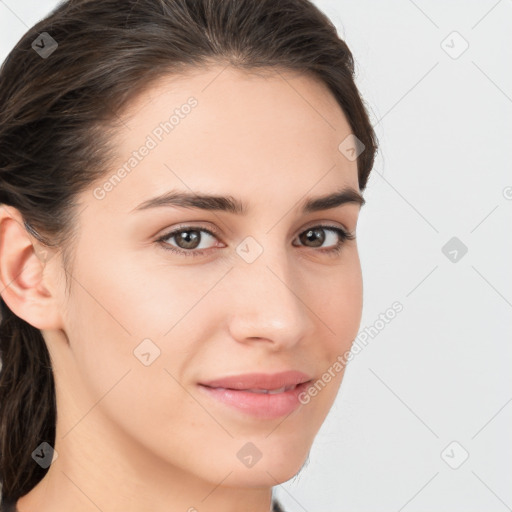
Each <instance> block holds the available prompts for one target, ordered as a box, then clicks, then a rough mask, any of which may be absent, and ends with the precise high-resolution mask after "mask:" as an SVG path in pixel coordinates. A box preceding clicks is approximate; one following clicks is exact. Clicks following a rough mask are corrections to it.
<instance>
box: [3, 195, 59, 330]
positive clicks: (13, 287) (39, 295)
mask: <svg viewBox="0 0 512 512" xmlns="http://www.w3.org/2000/svg"><path fill="white" fill-rule="evenodd" d="M38 243H39V242H38V241H37V240H35V239H33V238H32V237H31V236H30V235H29V234H28V233H27V231H26V229H25V227H24V223H23V218H22V216H21V214H20V213H19V211H18V210H16V209H15V208H12V207H10V206H6V205H1V206H0V290H1V292H0V293H1V296H2V299H3V300H4V302H5V303H6V304H7V306H8V307H9V309H10V310H11V311H12V312H13V313H14V314H16V315H17V316H18V317H20V318H22V319H23V320H25V321H26V322H27V323H29V324H30V325H32V326H34V327H36V328H38V329H58V328H60V326H61V319H60V314H59V311H58V308H57V302H56V301H55V297H54V296H52V293H51V291H50V290H49V288H48V286H47V285H46V284H45V281H44V279H43V278H44V276H45V274H44V269H45V264H44V260H42V259H41V257H40V254H39V253H40V252H41V250H40V249H38V248H37V247H36V245H37V244H38ZM37 251H39V253H38V252H37Z"/></svg>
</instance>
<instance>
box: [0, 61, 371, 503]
mask: <svg viewBox="0 0 512 512" xmlns="http://www.w3.org/2000/svg"><path fill="white" fill-rule="evenodd" d="M190 96H194V97H195V98H196V99H197V100H198V105H197V107H195V108H194V109H193V110H192V111H191V113H190V114H189V115H188V116H186V117H185V118H184V119H182V120H181V122H180V124H179V125H178V126H177V127H176V128H175V129H174V130H173V131H172V132H171V133H170V134H167V135H166V136H165V137H164V139H163V140H162V142H161V143H159V144H158V146H157V147H156V148H154V149H153V150H152V151H151V152H150V153H149V155H148V156H146V157H145V158H144V159H143V160H142V161H141V162H140V163H139V164H138V165H137V167H136V168H135V169H133V170H132V171H131V172H130V173H129V174H128V175H127V176H126V177H125V178H124V179H123V180H122V181H121V183H119V184H117V186H116V187H115V188H114V189H113V190H112V191H110V192H109V193H108V194H107V195H106V196H105V198H104V199H102V200H99V199H97V198H96V197H94V195H93V190H94V188H95V187H97V186H98V184H94V186H91V187H90V188H89V189H88V190H87V191H85V192H84V193H83V194H82V195H81V196H80V197H79V205H80V206H79V211H80V215H79V222H78V226H77V239H76V242H75V243H76V246H75V252H74V259H73V264H72V267H71V269H70V276H69V279H71V291H70V294H69V295H67V293H66V289H65V279H64V271H63V269H62V262H61V259H60V255H59V253H56V254H55V255H53V256H52V257H49V258H47V259H46V261H43V260H42V259H41V258H40V253H39V250H36V249H38V244H37V241H36V239H34V238H33V237H32V236H31V234H30V233H27V231H26V230H25V229H24V228H23V225H22V222H21V220H22V219H21V216H20V215H19V213H18V211H17V210H15V209H14V208H11V207H7V206H4V207H2V208H0V228H1V229H0V236H1V238H0V248H1V250H0V269H1V271H0V277H1V280H2V289H3V292H2V297H3V298H4V300H5V301H6V303H7V304H8V306H9V307H10V308H11V310H12V311H14V312H15V313H16V315H18V316H19V317H20V318H23V319H24V320H26V321H27V322H28V323H30V324H31V325H33V326H35V327H37V328H39V329H41V331H42V333H43V336H44V339H45V342H46V343H47V346H48V350H49V352H50V355H51V358H52V364H53V369H54V375H55V382H56V395H57V410H58V418H57V436H56V443H55V449H56V451H57V453H58V457H57V458H56V459H55V460H54V461H53V463H52V464H51V466H50V468H49V470H48V473H47V474H46V476H45V477H44V478H43V480H42V481H41V482H40V483H39V484H38V485H37V486H36V487H35V488H34V489H33V490H31V491H30V492H29V493H28V494H27V495H25V496H24V497H22V498H21V499H20V500H18V509H19V511H20V512H33V511H35V510H38V511H39V512H49V511H52V512H60V511H66V512H68V511H69V510H74V511H75V512H82V511H83V512H89V511H94V512H97V510H98V509H101V510H102V511H124V512H132V511H133V512H135V511H138V512H139V511H143V510H144V511H146V510H152V511H153V512H164V511H165V512H169V511H170V510H172V511H193V510H197V511H199V512H210V511H211V512H213V511H217V512H218V511H219V510H222V511H224V512H231V511H232V512H234V511H238V510H240V505H241V504H242V503H243V509H244V510H246V511H248V512H264V511H265V512H266V511H268V510H269V509H270V503H271V490H272V487H273V486H276V485H277V484H279V483H281V482H284V481H286V480H289V479H290V478H292V477H293V476H294V475H295V474H296V473H297V472H298V471H299V470H300V469H301V467H302V466H303V464H304V463H305V461H306V460H307V457H308V453H309V450H310V448H311V445H312V443H313V440H314V437H315V435H316V434H317V432H318V430H319V428H320V426H321V425H322V423H323V421H324V419H325V417H326V415H327V413H328V411H329V409H330V408H331V406H332V404H333V402H334V399H335V397H336V394H337V392H338V389H339V386H340V384H341V380H342V376H343V372H338V373H336V376H335V378H333V379H332V380H331V382H330V383H329V384H327V385H326V386H325V388H324V389H323V390H322V391H321V392H319V393H318V395H317V396H316V397H314V399H312V400H311V401H310V403H308V404H306V405H301V406H300V407H299V408H298V409H297V410H295V411H294V412H293V413H292V414H290V415H289V416H288V417H286V418H278V419H257V418H254V417H252V416H249V415H246V414H244V413H242V412H240V411H238V410H235V409H232V408H231V407H228V406H226V405H223V404H220V403H218V402H216V401H213V400H212V399H209V398H208V397H205V396H204V395H203V394H202V393H200V392H199V390H198V386H197V383H198V382H199V381H205V380H208V379H213V378H218V377H221V376H228V375H236V374H239V373H248V372H264V373H275V372H279V371H283V370H288V369H295V370H300V371H303V372H305V373H307V374H309V375H311V376H312V377H313V378H315V380H316V379H319V378H321V376H322V374H323V373H324V372H325V371H326V370H327V369H328V368H329V367H331V366H332V365H333V363H334V362H335V361H336V358H337V357H338V356H339V355H340V354H343V353H345V352H346V351H347V350H349V349H350V346H351V343H352V340H353V339H354V338H355V337H356V335H357V332H358V329H359V325H360V320H361V312H362V276H361V267H360V261H359V255H358V250H357V242H356V240H348V241H346V242H344V246H343V248H342V250H341V252H340V254H338V255H334V256H329V255H328V254H325V253H322V252H321V250H320V249H321V248H330V247H332V246H334V245H335V244H336V243H337V242H338V240H339V238H338V236H337V235H336V234H335V233H334V232H331V231H328V230H327V231H326V232H325V235H326V240H325V242H324V244H323V246H322V247H316V246H315V245H314V244H311V243H310V245H309V246H308V245H306V244H307V243H308V242H307V240H306V241H305V242H302V243H301V241H300V240H299V239H298V236H299V235H300V234H301V233H303V232H304V231H306V229H307V228H309V227H314V226H317V225H318V224H322V223H323V224H331V225H335V226H339V227H342V228H343V227H344V228H346V229H347V230H348V231H350V232H352V233H355V229H356V224H357V219H358V215H359V211H360V206H359V205H358V204H356V203H346V204H344V205H342V206H340V207H337V208H332V209H328V210H324V211H320V212H315V213H309V214H305V215H304V214H302V213H300V212H299V207H300V206H301V204H302V202H303V201H304V200H305V199H306V198H308V197H313V196H315V197H316V196H319V195H325V194H328V193H332V192H333V191H334V190H335V189H338V188H341V187H343V186H351V187H353V188H354V189H356V190H359V187H358V179H357V164H356V161H350V160H349V159H347V158H345V157H344V155H343V154H342V153H341V152H340V151H339V150H338V145H339V144H340V142H341V141H343V139H345V137H346V136H347V135H348V134H350V133H351V130H350V127H349V124H348V122H347V119H346V117H345V115H344V114H343V112H342V110H341V108H340V107H339V105H338V104H337V102H336V100H335V99H334V97H333V96H332V94H331V93H330V92H329V90H328V89H327V88H326V86H325V85H324V84H322V83H321V82H319V81H317V80H315V79H313V78H311V77H307V76H304V75H301V74H297V73H291V72H284V71H280V72H276V71H272V70H269V71H268V72H267V73H263V72H262V71H260V72H259V73H258V74H249V73H247V72H242V71H237V70H235V69H233V68H231V67H227V68H225V67H224V66H220V65H215V66H212V67H211V68H208V69H206V68H202V69H200V70H195V71H194V72H190V73H189V74H187V76H186V77H180V78H179V79H177V78H176V77H165V78H163V79H161V80H159V81H158V82H157V83H156V84H153V85H152V86H151V87H150V88H149V89H148V90H146V91H145V92H143V94H141V95H140V96H138V97H137V99H136V100H135V101H133V102H132V103H131V104H130V108H129V109H128V110H127V111H126V112H124V114H123V121H124V123H125V124H124V125H121V127H120V128H118V130H117V132H116V134H115V138H114V139H113V145H114V147H116V156H115V162H113V164H112V167H111V169H109V173H107V176H111V174H112V173H113V172H115V170H116V169H118V168H119V167H120V166H121V165H122V164H123V163H124V162H126V160H127V159H128V158H129V157H130V155H131V153H132V152H133V151H134V150H136V149H137V148H139V147H140V146H141V145H142V144H143V143H144V141H145V139H146V137H147V135H148V134H150V133H151V131H152V130H153V129H154V128H155V126H156V125H158V123H159V122H161V121H162V120H164V119H167V118H168V117H169V115H170V114H169V113H170V112H172V110H174V108H176V107H178V106H179V105H182V104H183V103H185V101H186V99H187V98H188V97H190ZM164 164H165V165H164ZM166 166H167V167H166ZM171 189H177V190H184V191H189V190H193V191H195V192H197V193H199V192H203V193H210V194H218V195H231V196H233V197H235V198H238V199H240V200H243V201H244V202H245V203H246V204H247V207H248V214H247V215H245V216H242V215H236V214H233V213H228V212H221V211H217V212H211V211H202V210H198V209H195V210H194V209H185V208H176V207H165V206H164V207H160V208H154V209H148V210H145V211H140V212H135V213H130V211H131V210H133V209H134V208H135V207H136V206H137V205H139V204H140V203H142V202H143V201H145V200H147V199H149V198H151V197H153V196H156V195H158V194H161V193H163V192H165V191H168V190H171ZM182 225H193V226H194V227H195V228H196V229H197V228H198V227H205V228H215V227H217V228H218V230H219V233H220V236H218V237H217V239H216V238H212V237H210V236H208V235H207V234H206V233H204V232H200V233H201V236H204V238H203V239H202V240H203V241H202V242H201V247H200V249H202V248H205V251H206V252H205V254H204V255H203V256H198V257H186V256H180V255H177V254H174V253H172V252H170V251H166V250H165V249H163V248H162V247H161V245H159V244H158V243H157V242H155V240H156V239H157V238H158V237H160V236H162V235H164V234H165V233H167V232H169V231H170V230H171V228H174V227H182ZM247 236H252V237H253V238H254V239H255V240H256V241H257V242H258V243H259V244H260V246H261V247H262V248H263V252H262V254H261V255H260V256H259V257H258V258H257V259H256V260H254V261H253V262H252V263H247V262H246V261H245V260H244V259H242V258H241V257H240V256H239V255H238V254H237V252H236V247H237V245H238V244H240V242H241V241H242V240H243V239H244V238H245V237H247ZM167 243H169V244H170V245H172V246H174V247H175V248H179V247H180V246H179V245H177V244H178V241H177V240H176V239H172V238H168V239H167ZM181 247H183V245H182V246H181ZM184 250H186V249H184ZM195 250H197V249H195ZM228 271H229V272H228ZM71 276H72V277H71ZM145 338H150V339H151V340H152V342H153V343H155V344H156V345H157V346H158V347H159V349H160V356H159V357H157V358H156V359H155V360H154V361H153V362H152V363H151V364H150V365H149V366H145V365H144V364H142V363H141V362H140V361H139V359H137V358H136V357H134V354H133V351H134V349H135V348H136V347H137V346H138V345H139V344H140V343H141V341H142V340H143V339H145ZM228 354H229V355H228ZM247 442H252V443H254V445H256V447H257V448H258V449H259V451H260V452H261V454H262V458H261V459H260V460H259V461H258V462H257V463H256V464H255V465H254V466H253V467H250V468H248V467H246V466H245V465H244V464H242V463H241V462H240V460H239V459H238V457H237V452H238V451H239V450H240V448H241V447H242V446H244V445H245V444H246V443H247ZM192 507H194V508H192Z"/></svg>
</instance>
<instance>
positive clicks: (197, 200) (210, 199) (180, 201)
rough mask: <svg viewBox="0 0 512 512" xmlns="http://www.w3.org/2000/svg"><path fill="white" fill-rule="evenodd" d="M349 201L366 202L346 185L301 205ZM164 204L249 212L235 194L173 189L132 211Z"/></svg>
mask: <svg viewBox="0 0 512 512" xmlns="http://www.w3.org/2000/svg"><path fill="white" fill-rule="evenodd" d="M349 203H352V204H358V205H359V206H360V207H361V206H363V205H364V204H365V203H366V201H365V199H364V198H363V196H362V195H361V194H360V193H359V192H358V191H357V190H355V189H354V188H352V187H344V188H342V189H341V190H338V191H336V192H333V193H332V194H328V195H324V196H319V197H312V198H309V199H307V200H306V201H305V202H303V204H302V206H301V212H302V213H313V212H317V211H321V210H329V209H331V208H337V207H338V206H342V205H344V204H349ZM164 206H167V207H169V206H174V207H180V208H197V209H200V210H209V211H223V212H227V213H233V214H236V215H246V214H247V212H248V208H247V205H246V204H244V203H243V202H242V201H240V200H239V199H236V198H234V197H233V196H218V195H208V194H196V193H194V192H186V191H174V190H171V191H170V192H166V193H164V194H161V195H159V196H156V197H153V198H151V199H148V200H147V201H144V202H143V203H141V204H139V205H138V206H137V207H135V208H134V209H133V210H131V211H130V213H132V212H136V211H141V210H148V209H150V208H158V207H164Z"/></svg>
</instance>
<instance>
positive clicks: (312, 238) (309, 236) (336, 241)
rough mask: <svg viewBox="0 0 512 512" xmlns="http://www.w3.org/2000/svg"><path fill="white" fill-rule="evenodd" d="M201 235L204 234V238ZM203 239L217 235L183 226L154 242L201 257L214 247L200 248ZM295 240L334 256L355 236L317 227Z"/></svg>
mask: <svg viewBox="0 0 512 512" xmlns="http://www.w3.org/2000/svg"><path fill="white" fill-rule="evenodd" d="M326 232H328V233H329V235H327V236H326V234H325V233H326ZM202 233H205V234H206V236H205V235H203V234H202ZM205 238H206V244H207V242H208V238H210V239H216V238H217V234H216V233H214V232H213V231H210V230H209V229H206V228H199V227H194V226H184V227H181V228H179V229H175V230H173V231H170V232H169V233H166V234H165V235H163V236H161V237H160V238H158V239H157V240H156V242H157V243H159V244H160V245H161V247H162V248H163V249H165V250H167V251H171V252H174V253H176V254H179V255H181V256H201V255H203V254H204V253H205V252H207V249H209V248H211V247H214V245H213V246H210V247H200V246H201V243H202V242H203V241H204V239H205ZM297 238H298V239H299V240H300V243H301V244H304V245H305V246H306V247H310V248H318V247H321V249H319V250H320V252H322V253H325V254H332V255H336V254H338V253H339V252H340V251H341V249H342V247H343V245H344V244H345V242H346V241H347V240H354V239H355V236H354V235H353V234H351V233H349V232H348V231H346V230H345V229H343V228H340V227H338V226H325V225H319V226H313V227H310V228H308V229H307V230H305V231H303V232H302V233H301V234H300V235H299V236H298V237H297ZM168 240H174V242H175V244H176V245H173V244H171V243H169V242H168ZM326 241H327V242H331V243H330V244H329V245H330V246H332V247H329V246H328V247H327V248H325V247H322V246H323V245H324V243H325V242H326ZM309 244H312V245H309Z"/></svg>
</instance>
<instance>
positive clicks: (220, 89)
mask: <svg viewBox="0 0 512 512" xmlns="http://www.w3.org/2000/svg"><path fill="white" fill-rule="evenodd" d="M121 118H122V121H123V124H122V126H121V127H120V128H119V130H118V132H117V133H116V135H115V136H114V138H113V140H112V142H113V146H114V147H115V154H116V161H115V162H114V164H113V167H112V169H111V174H112V173H115V172H116V171H117V170H119V169H121V168H122V167H124V169H125V172H123V173H121V174H123V176H124V177H123V179H122V180H117V181H119V182H118V183H116V184H115V186H113V187H111V189H112V190H111V191H109V193H108V197H107V199H108V200H109V201H110V202H112V203H114V202H116V201H117V202H119V206H121V207H122V209H123V210H124V211H129V210H131V209H132V208H133V207H135V206H136V204H135V203H136V202H137V203H138V202H140V200H143V199H145V198H147V197H149V196H151V195H155V194H156V193H161V192H162V191H164V190H167V189H183V190H187V189H188V190H198V191H199V190H200V191H202V192H205V191H208V192H209V193H212V194H214V193H218V194H224V195H225V194H231V195H233V196H236V197H241V198H244V197H251V196H254V195H255V194H260V195H261V194H263V195H264V196H265V197H266V198H267V199H270V196H271V195H272V194H273V193H274V194H281V195H282V194H283V193H286V194H287V195H291V196H296V199H298V198H299V197H301V196H303V195H304V194H306V193H307V192H308V190H310V189H312V188H315V190H313V191H312V194H313V195H318V194H322V193H326V192H328V191H332V189H333V188H337V189H339V188H340V186H343V185H351V186H352V187H354V188H356V189H358V183H357V163H356V162H355V161H349V160H348V159H347V158H346V157H345V156H344V155H343V154H342V153H341V152H340V151H339V149H338V146H339V144H340V143H341V142H342V141H343V140H344V139H345V138H346V137H347V136H348V135H349V134H350V132H351V129H350V125H349V123H348V120H347V118H346V116H345V115H344V113H343V111H342V109H341V107H340V106H339V104H338V103H337V101H336V100H335V98H334V96H333V95H332V94H331V92H330V91H329V89H328V88H327V86H326V85H325V84H324V83H323V82H321V81H320V80H318V79H316V78H314V77H311V76H308V75H304V74H301V73H298V72H290V71H286V70H269V69H260V70H255V71H250V72H246V71H241V70H237V69H234V68H231V67H229V66H228V67H225V66H212V67H210V68H208V69H194V70H191V71H190V72H188V73H187V74H181V75H176V76H173V75H169V76H165V77H162V78H161V79H159V80H158V81H157V82H155V83H153V84H152V85H151V86H149V87H148V88H147V90H145V91H144V92H143V93H142V94H140V95H139V96H138V97H137V98H136V99H135V100H134V101H132V102H131V103H130V105H129V106H128V108H127V109H126V110H125V111H124V112H123V113H122V117H121ZM144 146H146V147H147V148H149V149H146V150H144V148H143V147H144ZM141 150H143V151H141ZM142 152H143V153H144V155H143V157H141V156H140V154H139V155H136V154H137V153H142ZM134 155H135V156H134ZM127 164H128V165H127ZM107 178H108V176H107ZM250 202H251V201H249V204H250ZM121 203H122V204H121Z"/></svg>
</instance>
